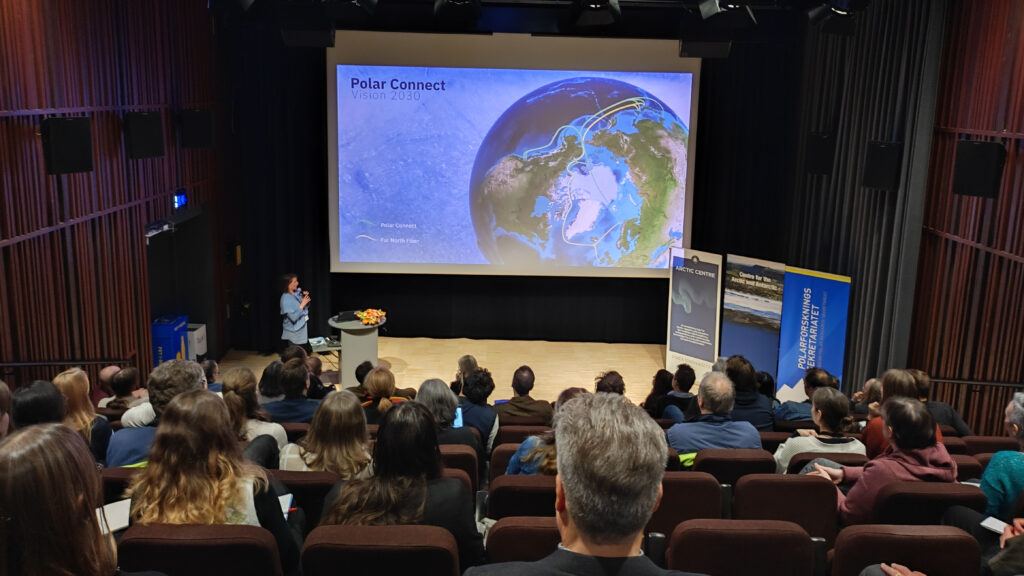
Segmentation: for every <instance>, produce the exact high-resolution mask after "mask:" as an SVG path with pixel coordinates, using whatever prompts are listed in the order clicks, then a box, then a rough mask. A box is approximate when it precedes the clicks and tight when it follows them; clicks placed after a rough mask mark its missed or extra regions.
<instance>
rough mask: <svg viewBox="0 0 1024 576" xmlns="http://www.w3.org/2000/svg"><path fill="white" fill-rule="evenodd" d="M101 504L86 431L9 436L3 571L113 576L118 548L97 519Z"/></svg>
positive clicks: (43, 430) (2, 464) (46, 427)
mask: <svg viewBox="0 0 1024 576" xmlns="http://www.w3.org/2000/svg"><path fill="white" fill-rule="evenodd" d="M101 506H103V487H102V484H101V482H100V475H99V472H97V470H96V464H95V462H94V461H93V459H92V457H91V455H90V453H89V447H88V446H86V444H85V441H84V440H83V439H82V437H81V435H80V434H78V433H77V432H75V431H73V430H71V429H70V428H68V427H67V426H63V425H61V424H39V425H36V426H29V427H27V428H24V429H22V430H19V431H17V432H15V433H14V434H12V435H11V436H9V437H7V438H6V439H5V440H4V441H3V442H2V443H0V574H4V575H5V576H30V575H31V576H34V575H38V574H59V575H66V576H113V575H114V574H115V573H117V548H116V546H115V544H114V539H113V538H111V537H110V535H109V534H107V533H106V530H105V529H104V528H105V526H103V524H105V521H101V519H100V518H98V517H97V514H96V509H97V508H99V507H101ZM121 574H126V573H125V572H121Z"/></svg>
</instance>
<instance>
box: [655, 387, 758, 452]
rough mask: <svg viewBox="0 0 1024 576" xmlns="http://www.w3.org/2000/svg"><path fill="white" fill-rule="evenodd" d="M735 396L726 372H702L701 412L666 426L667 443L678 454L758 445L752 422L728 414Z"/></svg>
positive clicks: (699, 404)
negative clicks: (739, 420)
mask: <svg viewBox="0 0 1024 576" xmlns="http://www.w3.org/2000/svg"><path fill="white" fill-rule="evenodd" d="M734 398H735V392H734V391H733V386H732V382H731V381H730V380H729V377H728V376H726V375H725V374H723V373H722V372H708V373H707V374H705V375H704V378H702V379H701V381H700V388H699V390H698V392H697V405H698V406H699V407H700V416H698V417H697V418H696V419H694V420H691V421H689V422H680V423H678V424H674V425H673V426H672V427H671V428H669V429H668V430H667V431H666V437H667V438H668V445H669V446H671V447H672V448H673V449H675V451H676V452H678V453H679V454H680V455H683V454H691V453H694V452H699V451H700V450H703V449H705V448H755V449H756V448H760V447H761V435H760V434H758V433H757V429H756V428H754V426H753V424H751V423H750V422H736V421H735V420H733V419H732V417H731V416H730V413H731V412H732V406H733V400H734Z"/></svg>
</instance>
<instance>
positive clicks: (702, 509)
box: [645, 472, 722, 537]
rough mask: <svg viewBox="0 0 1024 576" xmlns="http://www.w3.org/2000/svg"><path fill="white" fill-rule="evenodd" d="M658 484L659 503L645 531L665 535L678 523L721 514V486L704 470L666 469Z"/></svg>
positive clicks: (716, 516)
mask: <svg viewBox="0 0 1024 576" xmlns="http://www.w3.org/2000/svg"><path fill="white" fill-rule="evenodd" d="M661 487H662V496H661V504H660V505H659V506H658V509H657V510H655V511H654V514H652V515H651V519H650V520H648V521H647V528H646V529H645V531H646V533H648V534H649V533H651V532H659V533H661V534H664V535H665V536H666V537H668V536H669V535H671V534H672V530H674V529H675V527H676V526H677V525H678V524H679V523H680V522H684V521H686V520H692V519H694V518H720V517H721V516H722V502H721V498H722V487H721V486H719V484H718V480H716V479H715V477H714V476H712V475H711V474H708V473H707V472H665V477H664V478H662V480H661Z"/></svg>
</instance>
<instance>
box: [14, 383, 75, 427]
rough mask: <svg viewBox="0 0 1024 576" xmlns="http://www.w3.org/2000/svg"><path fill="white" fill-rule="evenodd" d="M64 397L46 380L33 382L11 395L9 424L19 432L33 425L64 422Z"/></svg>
mask: <svg viewBox="0 0 1024 576" xmlns="http://www.w3.org/2000/svg"><path fill="white" fill-rule="evenodd" d="M65 402H66V401H65V399H64V395H63V394H61V393H60V390H58V389H57V387H56V386H54V385H53V383H52V382H49V381H46V380H35V381H33V382H32V383H31V384H29V385H28V386H22V387H21V388H18V389H17V390H15V391H14V394H12V395H11V424H12V428H13V429H15V430H20V429H21V428H25V427H27V426H31V425H33V424H46V423H48V422H57V423H60V422H61V421H63V420H64V405H65Z"/></svg>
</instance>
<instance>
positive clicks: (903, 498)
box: [875, 482, 988, 570]
mask: <svg viewBox="0 0 1024 576" xmlns="http://www.w3.org/2000/svg"><path fill="white" fill-rule="evenodd" d="M875 502H876V504H875V522H876V523H878V524H939V523H940V520H941V519H942V515H943V513H945V511H946V509H947V508H949V507H950V506H953V505H956V504H960V505H962V506H967V507H968V508H973V509H974V510H977V511H978V512H984V511H985V507H986V506H987V505H988V499H987V498H986V497H985V493H984V492H982V491H981V489H980V488H978V487H977V486H970V485H968V484H956V483H951V482H893V483H891V484H887V485H885V486H883V487H882V489H881V490H879V491H878V498H877V500H876V501H875ZM915 570H916V568H915Z"/></svg>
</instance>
